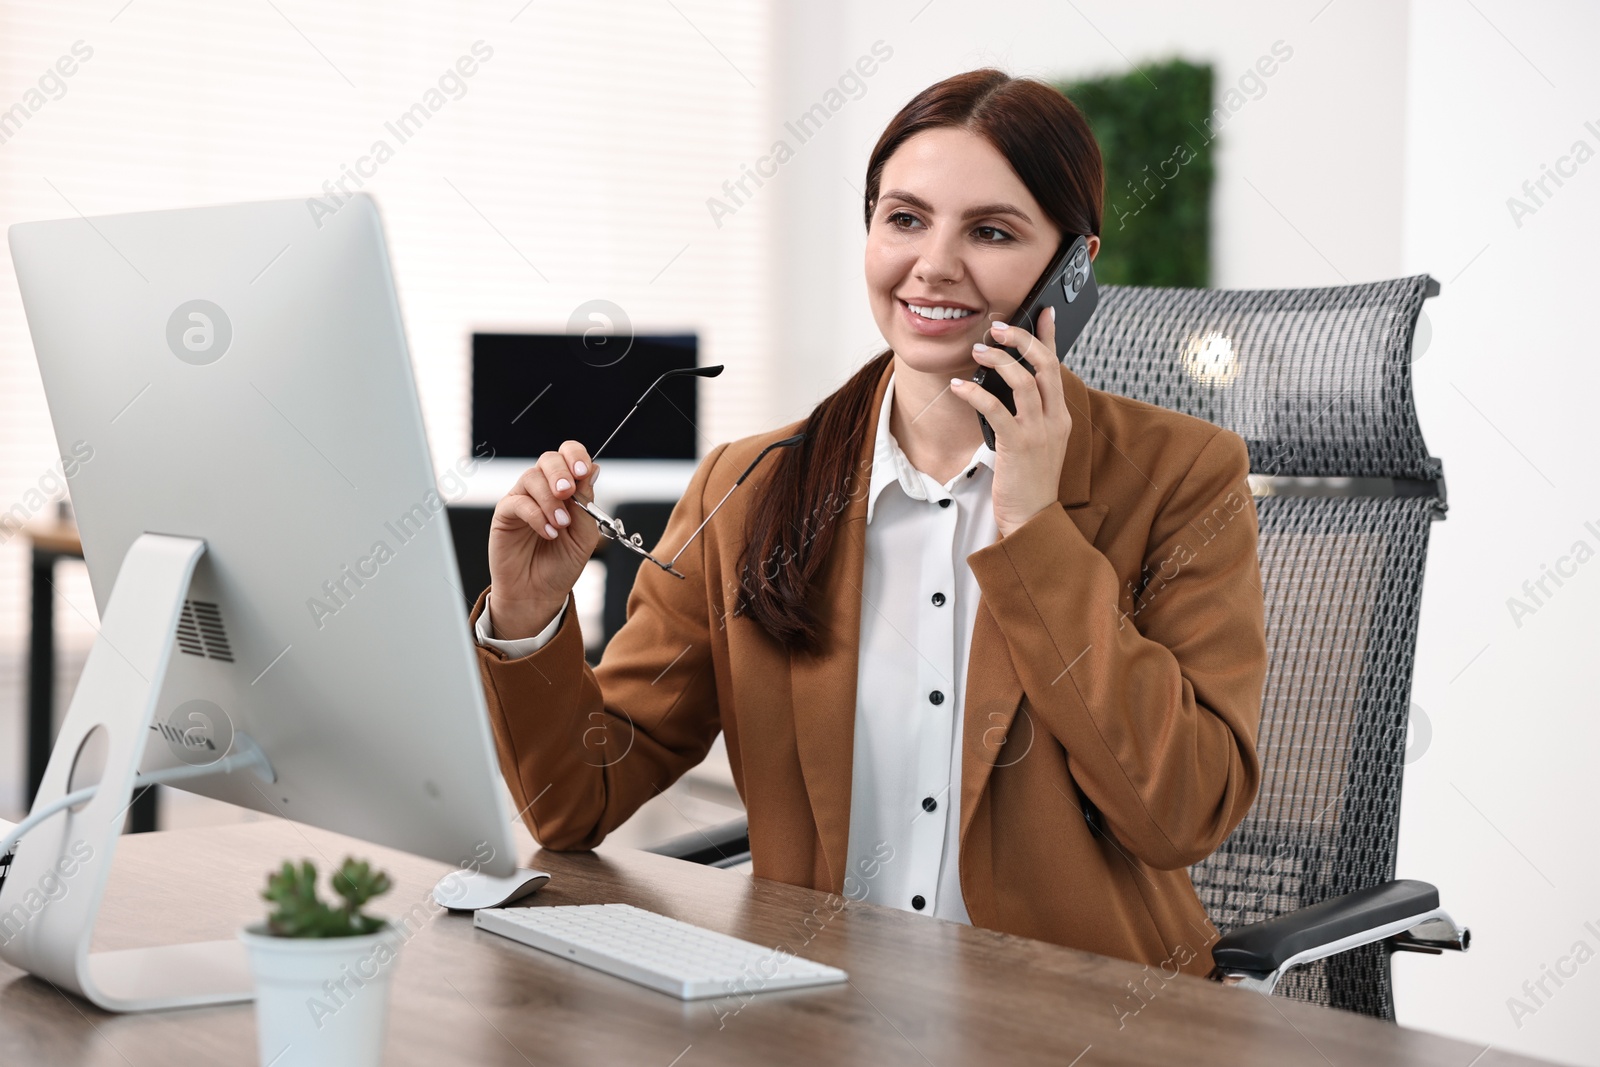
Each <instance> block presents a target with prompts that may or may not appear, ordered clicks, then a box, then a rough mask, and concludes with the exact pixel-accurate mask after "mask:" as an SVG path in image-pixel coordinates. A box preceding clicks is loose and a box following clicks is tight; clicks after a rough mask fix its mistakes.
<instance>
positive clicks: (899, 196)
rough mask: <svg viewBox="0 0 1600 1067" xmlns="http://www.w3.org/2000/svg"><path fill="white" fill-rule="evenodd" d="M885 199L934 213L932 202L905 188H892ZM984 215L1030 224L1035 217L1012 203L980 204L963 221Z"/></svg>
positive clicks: (963, 217)
mask: <svg viewBox="0 0 1600 1067" xmlns="http://www.w3.org/2000/svg"><path fill="white" fill-rule="evenodd" d="M883 199H885V200H899V201H901V202H903V203H906V204H910V205H911V206H912V207H914V208H916V209H917V210H918V211H926V212H927V213H928V214H930V215H932V214H933V213H934V211H933V205H932V204H930V203H928V202H927V201H926V200H924V199H922V197H920V196H918V195H917V194H916V193H908V192H906V191H905V190H904V189H890V190H889V191H888V192H887V193H884V194H883ZM984 215H1015V216H1016V217H1017V218H1019V219H1021V220H1022V221H1023V222H1026V223H1027V224H1028V225H1030V226H1032V225H1033V219H1031V218H1029V217H1028V213H1027V212H1026V211H1023V210H1022V209H1021V208H1019V207H1013V206H1012V205H1010V204H980V205H978V206H977V207H975V208H972V209H971V210H969V211H967V212H965V213H963V214H962V216H961V218H962V221H965V220H967V219H976V218H982V217H983V216H984Z"/></svg>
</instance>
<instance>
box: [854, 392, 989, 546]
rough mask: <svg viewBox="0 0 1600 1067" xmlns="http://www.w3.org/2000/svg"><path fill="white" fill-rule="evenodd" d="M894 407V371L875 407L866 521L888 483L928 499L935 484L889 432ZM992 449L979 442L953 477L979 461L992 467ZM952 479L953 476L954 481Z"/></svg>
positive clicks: (969, 468) (908, 494)
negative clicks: (876, 427) (876, 426)
mask: <svg viewBox="0 0 1600 1067" xmlns="http://www.w3.org/2000/svg"><path fill="white" fill-rule="evenodd" d="M893 410H894V375H893V373H892V372H891V373H890V376H889V385H888V387H887V388H885V389H884V391H883V404H882V405H881V406H880V407H879V408H878V429H877V433H876V434H875V436H874V439H873V447H872V479H871V480H870V481H869V482H868V483H867V522H868V523H869V524H870V523H871V522H872V513H873V511H874V509H875V508H876V506H877V503H878V494H879V493H881V492H883V490H885V489H887V488H888V487H889V486H891V485H898V486H900V488H901V489H903V490H904V491H905V494H906V496H908V497H910V498H911V499H912V500H930V499H933V498H932V497H930V496H929V488H928V487H929V486H930V485H934V484H936V483H934V481H933V479H932V478H930V477H928V476H927V475H925V474H923V473H922V472H921V471H919V470H917V469H916V468H915V467H913V466H912V465H911V461H910V460H909V459H907V458H906V454H905V452H903V451H902V450H901V448H900V443H899V442H898V441H896V440H895V439H894V434H892V433H890V432H889V414H890V412H892V411H893ZM994 460H995V455H994V449H992V448H990V447H989V446H988V445H985V444H980V445H978V450H977V451H976V452H974V453H973V454H972V459H971V460H970V461H968V463H967V466H966V468H964V469H963V471H962V473H961V474H958V475H956V478H961V477H962V476H963V475H965V473H966V471H967V470H971V469H972V467H973V466H974V465H975V464H980V463H981V464H982V465H983V466H985V467H988V468H989V469H990V470H993V469H994ZM953 481H954V479H952V483H953Z"/></svg>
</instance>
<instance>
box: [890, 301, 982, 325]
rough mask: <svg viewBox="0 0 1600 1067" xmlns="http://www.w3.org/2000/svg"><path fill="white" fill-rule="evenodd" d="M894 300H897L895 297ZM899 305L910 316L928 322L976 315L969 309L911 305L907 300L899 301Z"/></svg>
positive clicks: (951, 306)
mask: <svg viewBox="0 0 1600 1067" xmlns="http://www.w3.org/2000/svg"><path fill="white" fill-rule="evenodd" d="M896 299H899V298H898V297H896ZM900 303H901V304H902V305H903V306H904V307H905V309H906V310H907V311H909V312H910V313H911V314H913V315H915V316H916V317H917V318H919V319H923V320H926V321H928V322H944V321H946V320H949V319H968V318H971V317H972V316H973V315H976V314H977V312H976V311H973V310H972V309H971V308H964V307H958V306H956V305H954V304H913V303H911V302H910V301H909V300H901V301H900Z"/></svg>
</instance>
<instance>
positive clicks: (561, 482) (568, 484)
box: [556, 478, 572, 493]
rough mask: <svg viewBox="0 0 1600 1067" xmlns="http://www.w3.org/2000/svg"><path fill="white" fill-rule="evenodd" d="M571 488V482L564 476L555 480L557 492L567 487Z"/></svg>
mask: <svg viewBox="0 0 1600 1067" xmlns="http://www.w3.org/2000/svg"><path fill="white" fill-rule="evenodd" d="M571 488H572V483H571V482H569V481H567V480H566V479H565V478H561V479H558V480H557V481H556V492H558V493H560V492H563V491H565V490H567V489H571Z"/></svg>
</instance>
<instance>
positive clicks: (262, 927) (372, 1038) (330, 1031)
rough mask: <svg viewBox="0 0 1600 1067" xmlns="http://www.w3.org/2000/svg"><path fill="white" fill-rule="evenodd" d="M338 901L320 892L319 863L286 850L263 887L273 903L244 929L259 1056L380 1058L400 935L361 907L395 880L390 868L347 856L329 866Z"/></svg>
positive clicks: (355, 1063)
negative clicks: (294, 858) (288, 856)
mask: <svg viewBox="0 0 1600 1067" xmlns="http://www.w3.org/2000/svg"><path fill="white" fill-rule="evenodd" d="M328 881H329V884H330V885H331V887H332V889H333V891H334V893H335V895H336V900H337V903H333V904H330V903H328V902H327V901H324V900H323V899H322V898H321V897H320V896H319V895H318V894H317V869H316V867H315V866H314V865H313V864H312V863H311V861H310V860H304V861H302V862H301V864H300V866H298V867H296V866H295V865H294V864H293V863H290V862H289V861H287V860H285V861H284V864H283V867H282V868H280V869H279V870H277V871H274V872H272V873H270V874H269V875H268V876H267V886H266V888H265V889H264V890H262V893H261V895H262V897H263V898H265V899H266V900H268V901H271V902H272V903H273V904H274V905H275V906H276V907H275V909H274V910H273V911H272V913H271V914H270V915H268V916H267V920H266V921H265V922H262V923H257V924H255V925H253V926H247V927H245V928H244V929H243V930H241V931H239V939H240V940H241V941H243V942H244V943H245V946H246V947H247V948H248V949H249V952H250V968H251V970H252V972H254V975H255V984H256V1037H257V1047H258V1048H259V1050H260V1055H261V1062H262V1063H263V1064H269V1063H270V1064H273V1067H290V1065H292V1064H308V1065H310V1064H337V1065H339V1067H363V1065H367V1064H371V1065H374V1067H376V1064H377V1063H378V1062H379V1060H380V1058H381V1056H382V1054H383V1033H384V1023H385V1020H386V1018H387V1016H388V1007H389V979H390V977H391V976H392V975H393V973H394V960H395V955H396V953H397V952H398V951H399V948H400V941H401V939H400V938H399V937H398V936H396V933H395V929H394V927H393V926H392V925H391V924H390V923H389V922H388V921H387V920H385V919H381V918H378V917H376V916H372V915H367V914H365V913H363V912H362V910H361V909H362V907H363V906H364V905H365V904H366V903H367V902H368V901H370V900H372V899H373V898H374V897H377V896H380V895H382V894H384V893H386V892H388V891H389V889H390V882H389V876H388V875H387V874H385V873H383V872H382V871H374V870H373V869H372V868H371V867H370V866H369V865H368V864H367V863H366V862H364V861H359V862H358V861H357V860H354V859H350V858H346V859H345V861H344V863H343V865H342V866H340V867H339V869H338V870H336V871H334V872H333V873H332V874H331V875H330V876H329V879H328Z"/></svg>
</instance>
